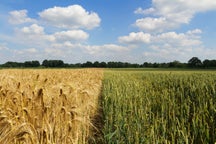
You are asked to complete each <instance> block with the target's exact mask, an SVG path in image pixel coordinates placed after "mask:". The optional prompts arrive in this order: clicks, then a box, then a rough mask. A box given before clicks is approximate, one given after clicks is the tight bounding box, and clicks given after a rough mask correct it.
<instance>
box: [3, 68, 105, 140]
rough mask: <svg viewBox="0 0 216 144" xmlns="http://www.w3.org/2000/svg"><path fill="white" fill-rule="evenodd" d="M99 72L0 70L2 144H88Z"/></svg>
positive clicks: (96, 96)
mask: <svg viewBox="0 0 216 144" xmlns="http://www.w3.org/2000/svg"><path fill="white" fill-rule="evenodd" d="M102 77H103V72H102V70H100V69H82V70H65V69H52V70H50V69H44V70H0V143H5V144H6V143H7V144H8V143H28V144H29V143H36V144H45V143H46V144H66V143H72V144H73V143H74V144H77V143H87V142H88V139H89V138H90V137H92V136H93V135H94V134H93V131H95V130H94V129H96V128H95V127H94V125H93V124H92V119H93V118H94V116H96V115H97V109H98V96H99V95H100V88H101V80H102Z"/></svg>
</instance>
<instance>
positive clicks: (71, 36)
mask: <svg viewBox="0 0 216 144" xmlns="http://www.w3.org/2000/svg"><path fill="white" fill-rule="evenodd" d="M53 36H54V37H55V39H56V40H60V41H71V40H72V41H80V40H86V39H88V37H89V34H87V33H86V32H84V31H82V30H69V31H61V32H56V33H55V34H54V35H53Z"/></svg>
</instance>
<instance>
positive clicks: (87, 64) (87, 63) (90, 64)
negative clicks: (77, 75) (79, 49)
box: [82, 61, 93, 67]
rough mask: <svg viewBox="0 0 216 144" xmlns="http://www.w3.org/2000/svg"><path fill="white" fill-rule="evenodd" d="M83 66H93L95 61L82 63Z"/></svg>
mask: <svg viewBox="0 0 216 144" xmlns="http://www.w3.org/2000/svg"><path fill="white" fill-rule="evenodd" d="M82 67H93V63H92V62H90V61H87V62H86V63H83V64H82Z"/></svg>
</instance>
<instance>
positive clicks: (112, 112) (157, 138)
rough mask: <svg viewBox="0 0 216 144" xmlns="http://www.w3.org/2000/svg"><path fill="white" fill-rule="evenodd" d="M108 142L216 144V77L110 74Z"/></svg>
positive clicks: (106, 101)
mask: <svg viewBox="0 0 216 144" xmlns="http://www.w3.org/2000/svg"><path fill="white" fill-rule="evenodd" d="M104 75H105V78H104V80H103V100H102V101H103V110H104V120H105V122H104V130H103V131H104V134H105V135H104V140H105V142H104V143H119V144H120V143H131V144H132V143H133V144H145V143H147V144H153V143H155V144H156V143H186V144H192V143H194V144H197V143H203V144H205V143H214V142H215V141H216V137H215V136H216V73H215V72H210V71H208V72H202V71H198V72H196V71H192V72H190V71H134V70H132V71H130V70H128V71H121V70H120V71H116V70H115V72H113V71H107V72H105V74H104Z"/></svg>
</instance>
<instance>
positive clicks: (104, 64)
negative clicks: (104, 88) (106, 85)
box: [99, 62, 107, 68]
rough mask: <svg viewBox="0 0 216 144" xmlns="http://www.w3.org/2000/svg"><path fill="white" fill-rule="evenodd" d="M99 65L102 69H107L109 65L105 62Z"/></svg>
mask: <svg viewBox="0 0 216 144" xmlns="http://www.w3.org/2000/svg"><path fill="white" fill-rule="evenodd" d="M99 65H100V67H101V68H106V67H107V64H106V63H105V62H101V63H100V64H99Z"/></svg>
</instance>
